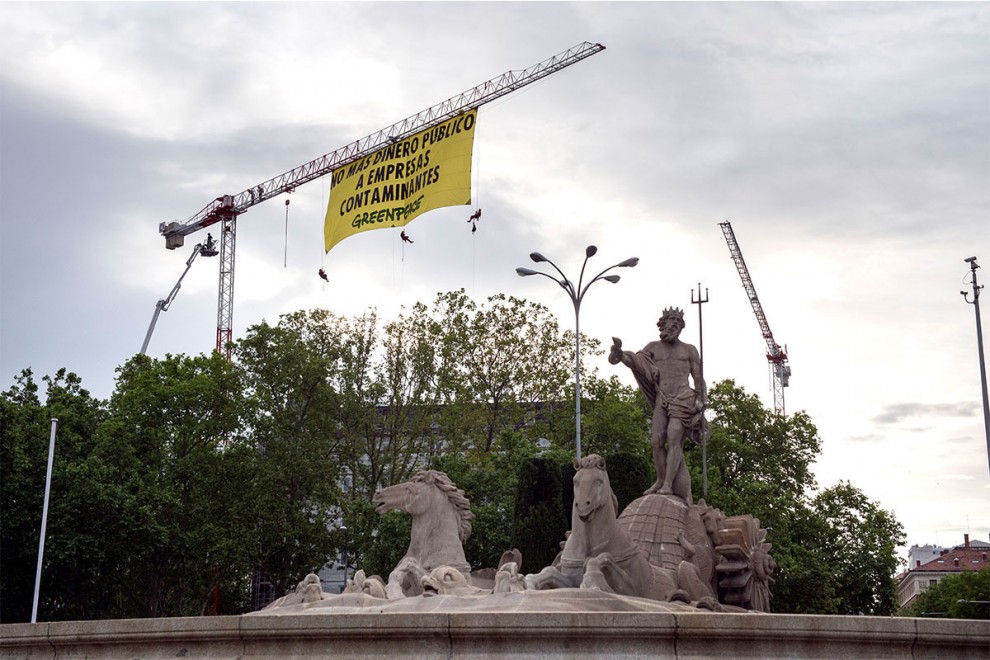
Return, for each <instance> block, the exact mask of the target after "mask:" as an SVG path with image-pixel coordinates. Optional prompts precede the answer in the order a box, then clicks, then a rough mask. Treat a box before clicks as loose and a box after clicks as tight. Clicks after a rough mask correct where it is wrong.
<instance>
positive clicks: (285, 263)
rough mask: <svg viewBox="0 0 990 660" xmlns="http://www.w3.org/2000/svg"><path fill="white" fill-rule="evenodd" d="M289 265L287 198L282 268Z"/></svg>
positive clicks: (286, 202) (286, 203)
mask: <svg viewBox="0 0 990 660" xmlns="http://www.w3.org/2000/svg"><path fill="white" fill-rule="evenodd" d="M288 267H289V200H288V199H287V200H285V249H284V250H283V251H282V268H288Z"/></svg>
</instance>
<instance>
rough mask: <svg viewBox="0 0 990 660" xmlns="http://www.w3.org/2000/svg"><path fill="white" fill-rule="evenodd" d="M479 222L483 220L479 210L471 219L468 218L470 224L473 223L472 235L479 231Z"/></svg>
mask: <svg viewBox="0 0 990 660" xmlns="http://www.w3.org/2000/svg"><path fill="white" fill-rule="evenodd" d="M479 220H481V209H478V210H477V211H475V212H474V213H473V214H471V217H470V218H468V222H470V223H471V233H472V234H473V233H474V232H476V231H478V225H477V224H476V223H477V222H478V221H479Z"/></svg>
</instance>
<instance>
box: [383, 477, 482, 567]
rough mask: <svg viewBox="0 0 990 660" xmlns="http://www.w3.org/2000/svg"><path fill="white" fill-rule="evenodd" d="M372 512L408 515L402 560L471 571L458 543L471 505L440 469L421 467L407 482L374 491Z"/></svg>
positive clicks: (466, 531) (468, 523) (464, 532)
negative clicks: (409, 522)
mask: <svg viewBox="0 0 990 660" xmlns="http://www.w3.org/2000/svg"><path fill="white" fill-rule="evenodd" d="M372 501H373V502H374V503H375V511H377V512H378V513H387V512H389V511H394V510H398V511H405V512H406V513H408V514H410V515H412V532H411V534H410V536H411V538H410V541H409V549H408V550H406V554H405V557H403V559H404V560H405V559H413V560H415V561H416V562H417V563H418V564H419V565H420V566H421V567H422V569H423V570H425V571H426V572H429V571H432V570H433V569H434V568H436V567H438V566H453V567H454V568H456V569H458V570H460V571H461V572H462V573H464V575H465V576H467V575H469V574H470V572H471V568H470V565H469V564H468V563H467V560H466V559H465V558H464V547H463V545H462V543H463V542H464V541H466V540H467V539H468V537H469V536H470V535H471V519H472V518H473V517H474V514H472V513H471V504H470V502H468V500H467V498H466V497H465V496H464V491H462V490H461V489H459V488H458V487H457V486H455V485H454V482H452V481H451V480H450V477H448V476H447V475H446V474H444V473H443V472H439V471H437V470H425V471H423V472H419V473H417V474H416V476H414V477H413V478H412V479H410V480H409V481H406V482H404V483H401V484H396V485H394V486H389V487H388V488H383V489H381V490H380V491H378V492H377V493H375V496H374V498H372Z"/></svg>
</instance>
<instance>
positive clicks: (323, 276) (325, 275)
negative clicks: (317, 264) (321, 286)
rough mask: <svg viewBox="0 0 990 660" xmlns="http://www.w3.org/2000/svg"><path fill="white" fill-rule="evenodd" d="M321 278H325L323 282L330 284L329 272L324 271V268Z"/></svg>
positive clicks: (321, 270) (321, 271)
mask: <svg viewBox="0 0 990 660" xmlns="http://www.w3.org/2000/svg"><path fill="white" fill-rule="evenodd" d="M320 277H322V278H323V281H324V282H329V281H330V278H329V277H327V271H325V270H323V269H322V268H321V269H320Z"/></svg>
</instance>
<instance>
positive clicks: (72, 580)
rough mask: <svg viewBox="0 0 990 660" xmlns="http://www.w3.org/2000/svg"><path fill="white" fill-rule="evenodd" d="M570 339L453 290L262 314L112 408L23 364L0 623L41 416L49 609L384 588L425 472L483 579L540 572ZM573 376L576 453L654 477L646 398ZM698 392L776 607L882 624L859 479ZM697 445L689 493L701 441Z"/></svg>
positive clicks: (874, 535)
mask: <svg viewBox="0 0 990 660" xmlns="http://www.w3.org/2000/svg"><path fill="white" fill-rule="evenodd" d="M573 340H574V337H573V333H570V332H562V331H561V330H560V328H559V326H558V324H557V322H556V320H555V319H554V318H553V317H552V316H551V315H550V314H549V312H548V311H547V310H546V308H544V307H542V306H540V305H536V304H533V303H528V302H526V301H523V300H519V299H515V298H512V297H508V296H501V295H499V296H492V297H490V298H489V299H488V300H487V301H485V302H484V303H481V304H479V303H475V302H474V301H472V300H470V299H469V298H468V297H467V296H466V295H465V293H464V291H463V290H461V291H455V292H449V293H441V294H439V295H438V296H437V298H436V300H435V301H434V302H433V304H432V306H427V305H423V304H421V303H417V304H415V305H414V306H413V307H412V308H411V309H409V310H408V311H404V312H403V313H402V314H401V315H400V316H399V318H397V319H395V320H393V321H390V322H388V323H384V324H381V323H379V321H378V318H377V315H376V314H375V313H374V312H373V311H369V312H367V313H365V314H363V315H361V316H358V317H355V318H345V317H341V316H337V315H335V314H333V313H331V312H329V311H326V310H312V311H308V312H303V311H301V312H296V313H293V314H287V315H284V316H282V317H281V318H280V319H279V321H278V323H277V324H275V325H270V324H268V323H265V322H262V323H260V324H258V325H255V326H252V327H250V328H249V329H248V331H247V333H246V334H245V336H244V338H243V339H241V340H240V341H238V342H237V343H236V344H235V346H234V356H235V359H236V362H234V363H230V362H228V361H227V360H225V359H223V358H222V357H221V356H219V355H218V354H214V355H211V356H197V357H186V356H166V358H164V359H162V360H153V359H150V358H147V357H144V356H136V357H135V358H133V359H132V360H130V361H128V362H127V363H126V364H124V365H122V366H121V367H120V368H119V369H118V379H117V386H116V389H115V391H114V393H113V395H112V397H111V398H110V400H109V401H105V402H104V401H98V400H95V399H93V398H92V397H90V395H89V393H88V392H87V391H86V390H85V389H83V388H82V386H81V382H80V380H79V378H78V377H77V376H75V375H74V374H71V373H66V372H65V371H64V370H62V371H59V372H58V373H57V374H55V375H54V376H53V377H45V378H44V381H43V382H44V383H45V386H46V392H45V399H44V403H43V402H42V399H41V397H40V395H39V388H38V386H37V384H35V382H34V379H33V375H32V374H31V372H30V370H25V371H24V372H22V373H21V374H20V375H19V376H18V377H16V378H15V382H14V384H13V386H11V387H10V388H9V389H8V390H7V391H6V392H3V393H2V394H0V510H2V511H3V515H2V516H0V552H2V557H3V570H2V571H0V621H3V622H4V623H6V622H13V621H24V620H27V618H28V616H29V613H30V606H31V596H32V593H33V576H34V568H35V566H34V563H35V559H36V549H37V543H38V537H39V529H40V518H41V508H42V497H43V487H44V473H45V461H46V454H47V440H48V431H49V424H50V422H49V420H50V418H51V417H58V419H59V435H58V441H57V443H56V453H55V462H54V469H53V483H52V501H51V507H50V512H49V525H48V530H49V532H48V539H47V544H46V552H45V567H44V568H45V571H44V576H43V582H42V603H41V612H40V617H41V618H42V619H48V620H54V619H88V618H101V617H142V616H177V615H197V614H199V613H200V612H201V611H202V609H203V605H204V604H205V603H206V602H207V601H208V600H211V593H212V591H213V588H214V586H215V585H218V586H219V589H220V594H221V608H222V612H223V613H232V612H243V611H246V610H247V609H249V607H250V600H249V596H250V591H249V588H250V576H251V575H252V574H253V573H255V572H257V571H260V572H262V573H264V574H265V575H267V576H268V577H269V578H270V579H271V580H272V581H273V582H274V583H275V585H276V595H282V594H283V593H285V592H286V590H288V589H289V588H291V587H293V586H294V585H295V584H296V583H297V582H298V581H299V580H300V579H301V578H302V576H304V575H306V574H307V573H309V572H313V571H316V570H318V569H319V568H320V567H321V566H322V565H324V564H326V563H328V562H330V561H332V560H333V559H335V558H336V557H339V556H340V555H341V552H343V554H344V555H345V556H346V557H347V563H348V568H349V570H350V571H353V570H354V569H356V568H363V569H364V570H365V571H366V572H367V573H369V574H374V573H377V574H379V575H381V576H382V577H387V575H388V573H389V572H390V571H391V570H392V568H394V566H395V564H396V563H397V562H398V561H399V559H400V558H401V557H402V556H403V554H404V553H405V550H406V547H407V545H408V542H409V524H410V519H409V516H408V515H405V514H401V513H393V514H390V515H387V516H380V515H378V514H376V513H375V511H374V506H373V504H372V503H371V497H372V495H373V493H374V492H375V491H376V490H377V489H378V488H380V487H382V486H384V485H389V484H395V483H400V482H402V481H406V480H408V479H409V478H411V477H412V476H413V474H414V473H415V472H416V471H418V470H420V469H424V468H426V467H431V468H435V469H440V470H443V471H445V472H446V473H447V474H448V475H449V476H450V477H451V479H452V480H453V481H454V483H456V484H457V485H458V486H459V487H460V488H461V489H463V490H464V491H465V494H466V495H467V497H468V499H469V500H470V501H471V507H472V511H473V513H474V520H473V521H472V534H471V537H470V538H469V539H468V540H467V542H466V543H465V553H466V556H467V559H468V561H469V562H470V564H471V566H472V567H473V568H485V567H494V566H496V565H497V562H498V560H499V558H500V557H501V555H502V553H503V552H504V551H505V550H508V549H511V548H512V547H518V548H519V549H520V550H521V551H522V553H523V556H524V562H525V570H526V571H527V572H536V571H539V570H540V569H541V568H543V567H544V566H546V565H548V564H550V562H551V561H552V560H553V558H554V556H555V555H556V553H557V552H558V550H559V543H560V541H562V540H563V538H564V533H565V531H566V530H567V529H568V528H569V518H570V515H569V513H570V510H571V506H572V500H573V490H572V488H571V483H572V478H573V476H574V467H573V464H572V462H571V459H572V457H573V455H574V450H575V447H574V436H575V428H574V416H573V407H572V404H571V403H570V402H571V401H572V400H573V389H572V387H573V386H572V385H570V383H571V378H572V371H571V368H572V365H573ZM582 349H583V350H582V355H583V356H584V357H587V356H588V355H590V354H594V353H596V352H597V351H598V342H597V341H596V340H593V339H588V338H583V340H582ZM582 382H583V388H582V444H583V453H584V454H590V453H598V454H600V455H603V456H605V457H606V462H607V464H608V467H609V472H610V474H611V475H612V480H611V481H612V486H613V490H614V491H615V492H616V494H617V497H618V498H619V500H620V504H621V506H625V505H626V504H628V502H629V501H631V500H632V499H635V498H636V497H639V496H640V494H641V493H642V492H643V490H645V489H646V488H647V487H648V486H649V485H650V484H651V483H652V481H653V477H654V475H653V467H652V460H651V459H650V448H649V443H648V426H649V419H650V412H651V411H649V410H647V407H646V404H645V401H644V400H643V397H642V396H641V395H640V394H639V392H638V391H636V390H635V389H633V388H630V387H627V386H624V385H622V384H621V383H620V382H619V381H618V379H617V378H616V377H610V378H608V379H601V378H598V377H597V376H596V374H594V373H583V378H582ZM569 388H571V389H569ZM710 399H711V412H712V413H713V414H714V420H713V428H714V430H713V435H712V438H711V441H710V443H709V446H708V459H709V460H708V469H707V476H708V480H709V484H710V487H709V496H708V501H709V503H710V504H712V505H713V506H716V507H719V508H721V509H722V510H723V511H724V512H725V513H726V514H727V515H737V514H742V513H752V514H754V515H755V516H757V517H759V518H760V520H761V522H762V525H763V526H764V527H767V528H772V531H771V533H770V536H769V539H768V540H770V541H771V542H772V543H773V544H774V547H773V550H772V555H773V557H774V558H775V559H776V561H777V563H778V565H779V570H778V573H777V583H776V585H775V589H774V593H775V602H774V610H775V611H779V612H809V613H853V612H863V613H868V614H887V613H890V611H891V610H892V607H893V590H892V583H891V581H890V575H891V574H892V573H893V570H894V568H895V567H896V561H895V560H894V556H893V549H894V547H895V546H896V545H897V544H898V543H900V542H901V539H902V533H901V529H900V525H899V524H898V523H897V521H896V520H895V519H894V518H893V516H892V515H891V514H889V513H888V512H885V511H883V510H881V509H879V508H877V507H876V505H874V504H873V503H871V502H870V501H869V500H868V499H867V498H866V497H865V496H864V495H863V493H861V492H860V491H858V490H857V489H856V488H854V487H853V486H851V485H850V484H839V485H837V486H834V487H832V488H828V489H825V490H823V491H821V492H819V493H817V494H815V487H816V485H815V483H814V479H813V475H812V472H811V465H812V462H813V461H814V460H815V457H816V456H817V454H818V453H819V451H820V449H821V442H820V440H819V438H818V435H817V430H816V429H815V427H814V425H813V424H812V423H811V421H810V419H809V418H808V417H807V416H806V415H804V414H803V413H797V414H795V415H791V416H789V417H783V416H778V415H773V414H771V413H769V412H768V411H767V410H766V409H764V408H763V407H762V405H761V404H760V402H759V400H758V399H757V398H756V397H754V396H751V395H748V394H746V393H745V392H744V391H742V390H741V389H740V388H738V387H736V386H735V384H734V383H732V381H726V382H723V383H719V384H717V385H715V386H714V387H713V388H712V389H711V392H710ZM536 403H542V404H543V405H542V406H536V405H534V404H536ZM541 438H548V439H550V441H551V449H550V450H549V451H544V452H539V451H538V450H537V442H538V440H540V439H541ZM686 451H687V461H688V465H689V466H690V469H691V472H692V481H693V487H694V491H695V493H700V492H701V477H702V474H701V470H702V461H701V456H700V454H701V451H700V447H694V446H689V447H687V448H686ZM344 484H347V486H346V487H343V486H344ZM345 526H346V531H345V530H344V527H345Z"/></svg>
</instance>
